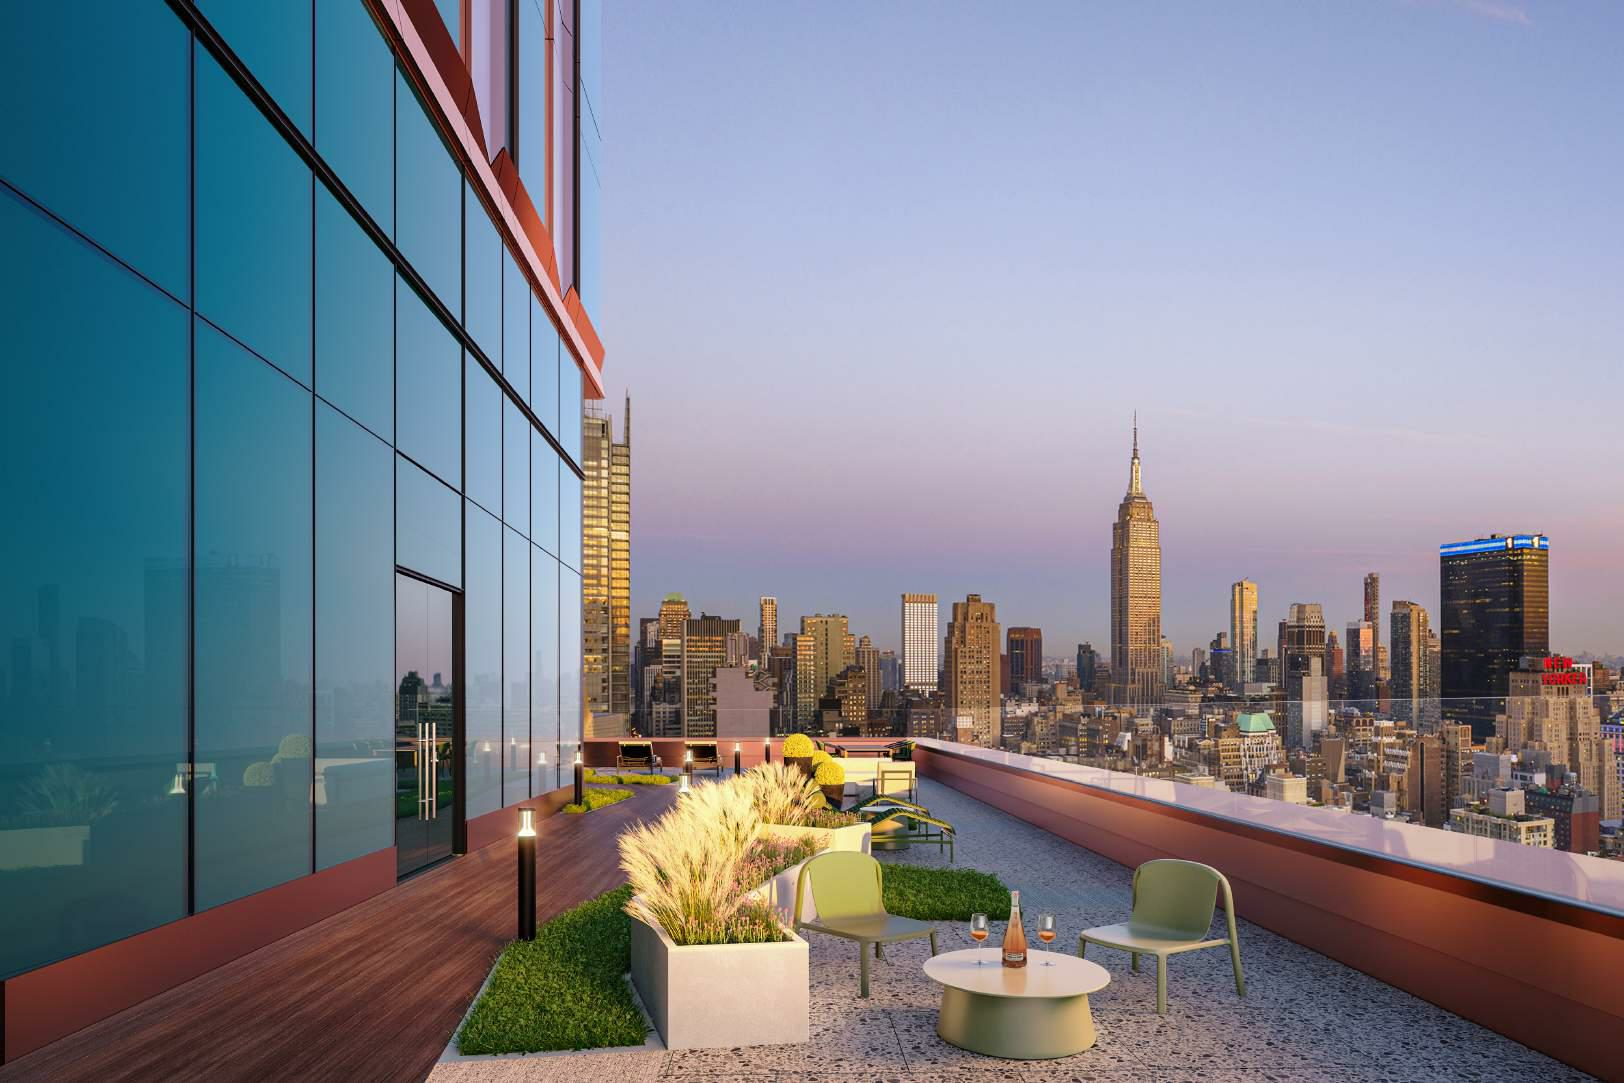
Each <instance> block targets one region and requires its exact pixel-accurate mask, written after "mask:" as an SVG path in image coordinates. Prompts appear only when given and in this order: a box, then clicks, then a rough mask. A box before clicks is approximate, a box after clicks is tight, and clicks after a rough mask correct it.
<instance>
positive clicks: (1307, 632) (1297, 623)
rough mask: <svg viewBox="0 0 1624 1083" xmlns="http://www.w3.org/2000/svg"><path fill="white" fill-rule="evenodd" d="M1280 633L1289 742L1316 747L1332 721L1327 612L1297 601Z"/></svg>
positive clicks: (1316, 606)
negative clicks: (1319, 738)
mask: <svg viewBox="0 0 1624 1083" xmlns="http://www.w3.org/2000/svg"><path fill="white" fill-rule="evenodd" d="M1287 612H1288V615H1287V617H1286V622H1285V628H1284V630H1283V632H1282V634H1281V648H1280V651H1281V654H1280V668H1281V684H1282V685H1283V686H1284V690H1285V695H1286V744H1287V746H1288V747H1291V748H1307V749H1312V748H1313V747H1314V739H1315V737H1316V735H1318V734H1321V733H1324V732H1325V729H1326V726H1327V725H1328V724H1329V722H1330V703H1329V700H1330V692H1329V684H1328V682H1327V680H1326V677H1325V614H1324V612H1323V611H1322V610H1321V609H1320V606H1319V605H1318V603H1308V604H1301V603H1299V604H1296V605H1293V606H1292V607H1291V608H1290V609H1289V610H1288V611H1287Z"/></svg>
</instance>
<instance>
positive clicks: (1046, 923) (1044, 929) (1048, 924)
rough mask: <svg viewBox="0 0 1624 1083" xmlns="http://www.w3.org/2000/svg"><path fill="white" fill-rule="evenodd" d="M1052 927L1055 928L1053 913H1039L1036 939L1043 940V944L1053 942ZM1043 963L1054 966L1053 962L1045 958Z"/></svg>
mask: <svg viewBox="0 0 1624 1083" xmlns="http://www.w3.org/2000/svg"><path fill="white" fill-rule="evenodd" d="M1054 928H1055V926H1054V915H1053V914H1039V915H1038V939H1039V940H1041V941H1043V942H1044V943H1045V944H1052V943H1054ZM1043 965H1044V966H1054V963H1053V962H1051V961H1050V960H1048V959H1045V960H1043Z"/></svg>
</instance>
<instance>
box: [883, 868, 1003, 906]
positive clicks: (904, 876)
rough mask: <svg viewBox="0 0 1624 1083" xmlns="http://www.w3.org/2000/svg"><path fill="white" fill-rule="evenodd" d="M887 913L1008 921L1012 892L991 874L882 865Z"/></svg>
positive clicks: (951, 869) (972, 870) (971, 870)
mask: <svg viewBox="0 0 1624 1083" xmlns="http://www.w3.org/2000/svg"><path fill="white" fill-rule="evenodd" d="M882 864H883V865H884V870H883V872H882V876H881V882H882V883H883V884H884V886H885V909H886V910H887V911H889V912H890V913H893V914H897V915H900V916H902V917H906V918H916V919H918V920H920V921H969V920H970V915H971V914H986V915H987V917H988V919H989V920H992V921H1008V920H1009V888H1008V887H1006V886H1005V885H1004V882H1003V881H1002V880H1000V879H998V877H996V876H994V875H993V874H992V873H990V872H978V871H977V870H975V869H954V868H929V867H926V866H922V865H893V864H890V863H889V862H882Z"/></svg>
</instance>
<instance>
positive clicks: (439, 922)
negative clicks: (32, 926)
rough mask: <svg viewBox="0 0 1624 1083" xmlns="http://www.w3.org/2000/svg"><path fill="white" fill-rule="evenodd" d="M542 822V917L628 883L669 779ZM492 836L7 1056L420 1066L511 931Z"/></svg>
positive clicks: (344, 1073)
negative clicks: (638, 836) (627, 838)
mask: <svg viewBox="0 0 1624 1083" xmlns="http://www.w3.org/2000/svg"><path fill="white" fill-rule="evenodd" d="M635 789H636V790H637V791H638V792H637V796H636V797H634V798H632V799H630V800H627V801H622V802H620V803H619V804H616V805H611V806H608V807H607V808H603V809H599V810H598V811H596V812H593V813H591V814H589V815H586V816H564V815H555V816H550V817H548V818H547V819H545V820H543V821H542V823H541V824H540V826H539V829H538V835H539V838H538V840H537V848H536V852H537V865H538V866H539V867H538V876H537V878H536V883H537V909H538V913H539V919H540V920H542V921H545V920H547V919H548V918H549V917H551V916H553V915H554V914H557V913H559V912H560V911H562V910H565V909H568V908H569V907H571V906H573V905H575V904H576V903H578V902H580V901H582V900H584V899H587V898H589V897H591V896H593V895H597V894H599V893H600V892H603V891H607V890H608V889H610V888H612V887H615V886H617V885H618V884H620V883H622V882H624V880H625V877H624V876H623V875H622V874H621V872H620V868H619V856H618V854H617V852H616V849H615V838H616V836H618V835H619V833H620V831H621V829H622V828H623V827H625V826H626V825H627V824H629V823H631V822H632V821H635V820H637V819H642V818H649V817H652V816H654V815H657V814H658V813H659V812H660V811H662V810H663V809H664V808H666V807H667V806H668V805H669V804H670V803H671V802H672V801H673V800H674V799H675V795H674V794H673V793H672V792H671V791H673V790H675V789H676V787H674V786H670V787H666V786H646V787H645V786H639V787H636V788H635ZM514 892H515V887H514V844H513V843H512V842H511V841H508V842H499V843H495V844H492V845H490V846H487V847H485V848H484V849H483V850H479V851H477V852H476V853H473V854H469V855H467V856H465V857H460V858H457V859H455V860H453V861H449V862H447V863H445V864H443V865H440V866H439V867H437V868H434V869H431V870H430V871H428V872H426V873H423V874H422V875H420V876H416V877H414V878H412V879H410V880H408V881H406V882H405V883H403V884H401V885H399V886H398V887H395V888H393V889H392V890H390V891H387V892H385V893H384V894H382V895H379V896H377V897H376V898H374V899H369V900H368V901H367V902H364V903H362V904H361V905H359V906H356V907H353V908H351V909H349V910H346V911H344V912H343V913H341V914H336V915H334V916H333V917H331V918H328V919H327V920H326V921H323V922H321V923H319V924H317V925H313V926H311V927H310V928H308V929H304V930H301V931H300V932H297V933H295V934H293V935H292V936H289V937H286V938H284V939H282V940H279V941H277V942H276V943H274V944H271V945H269V946H267V947H265V948H262V949H260V950H259V951H256V952H254V953H252V954H250V955H246V956H244V957H243V958H241V959H238V960H236V961H234V962H231V963H228V964H227V965H225V966H223V967H220V968H219V969H217V970H214V971H211V972H210V973H208V974H205V975H203V976H202V977H200V978H197V979H195V980H193V981H191V982H188V983H186V984H185V985H182V986H179V987H178V988H175V989H172V990H170V991H169V992H167V993H164V994H162V995H160V996H157V997H154V998H152V999H151V1000H148V1001H146V1002H144V1003H142V1004H138V1005H136V1006H135V1007H133V1008H130V1009H129V1010H127V1011H124V1012H121V1013H119V1014H118V1015H115V1016H113V1017H111V1018H109V1019H105V1020H103V1021H102V1022H100V1023H96V1024H95V1025H93V1026H90V1027H86V1028H85V1029H84V1030H81V1031H79V1032H78V1033H76V1034H73V1035H70V1036H69V1037H67V1038H64V1039H63V1040H61V1041H59V1042H55V1043H53V1044H52V1045H49V1046H46V1047H45V1048H44V1049H41V1050H38V1051H37V1052H34V1053H31V1054H29V1055H28V1056H25V1057H22V1058H19V1059H18V1060H16V1061H13V1062H12V1063H10V1064H7V1065H5V1066H4V1067H0V1083H22V1081H25V1080H51V1081H52V1083H69V1081H74V1080H96V1081H110V1080H143V1081H145V1080H193V1079H196V1080H204V1079H206V1080H209V1081H210V1083H217V1081H218V1083H226V1081H231V1080H253V1081H256V1083H258V1081H268V1080H405V1081H413V1080H421V1079H424V1078H425V1077H426V1076H427V1075H428V1073H429V1071H430V1070H431V1069H432V1068H433V1067H434V1064H435V1061H436V1060H437V1059H438V1058H439V1056H440V1053H441V1052H442V1051H443V1050H444V1048H445V1045H446V1043H447V1042H448V1041H449V1040H450V1038H451V1034H452V1031H453V1030H454V1029H455V1028H456V1026H457V1024H458V1023H459V1022H460V1021H461V1019H462V1016H463V1014H464V1012H466V1011H467V1008H468V1004H469V1002H470V1001H471V1000H472V999H473V996H474V994H475V993H476V992H477V991H478V990H479V987H480V984H481V983H482V982H483V981H484V980H485V975H486V974H487V973H489V971H490V967H491V963H492V962H493V961H494V960H495V958H496V956H497V954H498V953H499V952H500V951H501V949H502V947H503V945H505V944H506V943H507V942H508V941H509V940H511V939H512V938H513V934H514V922H515V917H514Z"/></svg>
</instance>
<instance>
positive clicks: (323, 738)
mask: <svg viewBox="0 0 1624 1083" xmlns="http://www.w3.org/2000/svg"><path fill="white" fill-rule="evenodd" d="M596 28H597V15H596V6H595V4H594V3H593V2H592V0H563V2H562V6H559V4H558V0H540V2H538V0H518V2H517V3H508V2H506V0H460V3H459V0H442V2H440V3H439V4H438V5H435V4H430V3H421V2H416V3H413V2H408V3H400V4H396V3H390V4H384V3H375V2H363V0H277V2H275V3H223V2H218V0H174V2H171V3H165V2H162V0H125V2H120V3H108V4H98V5H95V7H94V10H93V11H87V10H86V9H84V8H83V7H82V6H80V5H62V4H34V3H17V4H7V5H4V6H3V8H0V109H3V111H4V114H5V116H6V117H7V134H6V138H5V139H4V140H0V237H4V238H5V241H4V243H3V244H0V267H3V273H4V288H3V290H0V298H3V300H0V306H3V311H0V322H3V324H4V326H5V327H6V332H7V337H8V341H9V348H8V349H7V351H6V358H7V360H6V370H7V376H8V381H7V384H8V386H7V394H6V396H5V406H4V410H5V424H4V425H3V426H0V431H3V436H0V440H3V441H4V448H3V452H0V454H3V456H4V461H5V462H6V463H7V464H8V469H7V474H6V477H7V482H8V485H7V496H8V500H9V504H10V509H9V511H10V517H11V522H12V526H11V529H8V530H7V531H6V534H5V539H6V540H5V543H4V545H5V569H6V570H5V573H4V577H3V579H0V633H3V641H4V654H3V656H0V698H3V700H4V703H5V706H6V719H7V721H6V725H5V726H3V727H0V979H7V990H6V991H7V995H8V999H9V996H10V995H12V993H13V990H12V989H11V988H10V986H11V982H12V981H13V980H15V979H16V978H17V976H19V975H25V974H31V973H33V972H35V971H39V970H40V969H41V968H46V967H50V966H52V965H54V964H60V963H61V961H63V960H67V959H70V958H73V959H74V961H75V962H76V963H77V964H78V968H77V969H76V970H75V973H76V974H79V975H80V978H79V979H76V981H77V980H92V979H93V978H94V975H95V973H96V970H95V966H96V965H98V964H96V960H97V959H100V958H102V957H103V956H101V955H98V954H97V953H98V951H104V950H105V948H104V946H105V945H110V944H112V943H113V942H115V941H122V940H125V939H127V938H132V937H148V938H156V939H153V940H152V943H153V944H154V945H157V946H156V947H155V948H154V949H153V950H152V951H151V952H149V953H148V957H149V958H153V959H158V960H162V964H161V965H159V966H157V967H155V968H154V970H153V973H150V974H146V975H144V977H143V980H144V981H146V982H147V984H148V987H149V988H152V989H154V990H155V989H156V988H162V987H164V984H163V983H164V982H166V981H167V982H169V984H174V983H175V982H178V981H180V980H184V979H185V978H187V977H190V976H192V975H193V974H195V973H197V972H198V971H199V969H200V968H201V969H207V968H208V966H210V965H215V964H216V963H218V962H220V961H223V959H221V958H219V957H218V952H217V953H216V956H215V957H213V958H212V961H211V957H210V956H209V955H208V953H206V952H202V953H200V952H197V951H195V950H193V949H194V948H195V943H194V941H193V940H190V939H188V937H189V935H190V934H189V932H188V930H195V929H196V928H198V927H197V926H194V925H192V924H191V923H192V922H195V921H197V920H199V918H198V915H201V914H203V913H204V912H205V911H209V912H211V917H210V920H211V922H212V925H211V927H212V928H216V929H218V928H220V927H221V923H222V922H224V923H225V924H226V925H228V926H229V925H231V924H232V923H233V922H237V923H238V925H239V926H240V929H239V933H240V935H236V936H235V937H234V941H233V945H232V948H231V949H230V950H232V951H247V950H251V949H252V948H254V947H256V946H258V944H257V942H256V940H255V937H256V936H260V937H263V936H266V935H281V934H283V933H285V932H287V931H289V930H288V929H287V928H286V927H282V928H280V930H279V931H275V932H274V933H273V932H270V931H262V930H260V929H259V928H258V927H257V926H256V923H255V922H254V921H250V920H247V919H246V918H244V919H242V920H241V921H239V920H238V919H237V918H235V917H233V916H232V915H235V914H239V913H241V914H247V913H248V911H247V910H240V911H239V910H237V909H233V908H239V907H242V906H244V905H245V901H246V900H249V899H250V897H255V898H256V899H257V903H256V905H258V906H260V907H261V910H259V911H258V912H259V913H263V912H264V909H263V908H264V907H265V906H267V905H271V906H273V907H274V908H275V910H276V912H278V913H282V914H294V913H297V914H303V915H306V917H305V918H304V919H301V920H310V921H314V920H317V919H319V918H320V917H322V916H325V914H326V913H330V912H332V911H333V910H335V909H341V908H343V907H344V906H347V905H350V904H351V903H353V902H356V901H359V900H360V899H363V898H366V897H367V896H369V895H372V894H375V893H376V892H378V891H380V890H383V889H385V888H387V887H389V886H391V885H393V884H394V883H395V881H396V879H397V877H399V876H405V875H410V874H411V873H413V872H415V871H416V870H418V869H419V868H422V867H424V866H426V865H428V864H431V863H433V862H436V861H439V860H442V859H445V858H448V857H450V856H452V855H454V854H457V853H462V852H466V851H468V850H471V849H474V848H477V847H478V846H480V845H483V844H484V843H487V842H490V841H491V840H493V839H495V838H498V837H508V836H509V835H510V834H511V831H512V824H513V823H514V822H516V815H515V813H514V812H513V808H514V806H516V805H517V804H518V803H520V802H523V801H528V800H530V799H531V798H533V797H536V796H538V795H541V794H544V793H546V792H548V791H551V790H554V789H555V788H556V787H558V786H559V785H560V782H561V779H560V775H559V764H560V763H561V762H562V761H563V759H564V757H565V755H567V754H568V753H569V750H570V749H571V746H573V745H574V744H576V743H577V742H579V740H580V739H581V717H582V708H581V669H580V626H581V619H580V606H581V577H580V569H581V563H582V561H581V476H582V475H581V465H580V464H581V461H582V456H581V416H582V399H583V397H597V396H598V395H600V394H601V377H600V375H599V372H600V366H601V363H602V355H603V348H602V345H601V342H600V339H599V337H598V334H597V332H596V330H595V329H594V328H593V326H592V323H591V319H590V317H589V315H588V312H589V309H591V308H592V307H593V306H595V305H596V303H597V296H596V288H595V282H596V279H597V266H598V259H597V247H596V221H597V213H598V212H597V194H596V193H597V179H596V176H597V160H598V151H597V132H598V124H597V112H596V107H595V104H594V103H595V102H596V101H597V100H598V97H599V95H598V88H597V78H598V66H597V63H596V59H595V58H596V51H595V49H596V37H597V29H596ZM270 892H275V893H277V894H276V895H274V896H268V895H267V894H266V893H270ZM267 899H269V900H271V901H270V902H269V903H267V901H266V900H267ZM160 941H161V943H160ZM222 950H224V949H222ZM109 965H111V964H109ZM103 999H104V1000H105V998H103ZM104 1007H105V1004H104ZM83 1010H84V1009H82V1008H80V1007H78V1006H76V1005H75V1004H73V1003H71V1002H67V1001H65V1002H64V1005H63V1008H62V1012H61V1025H62V1026H64V1027H68V1028H69V1029H71V1028H72V1027H73V1026H77V1025H83V1023H85V1022H88V1021H89V1020H88V1019H86V1018H83V1017H82V1015H75V1012H82V1011H83ZM114 1010H116V1006H115V1008H114ZM19 1052H21V1050H18V1049H15V1048H8V1049H7V1050H6V1054H7V1055H8V1056H14V1055H17V1053H19Z"/></svg>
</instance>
